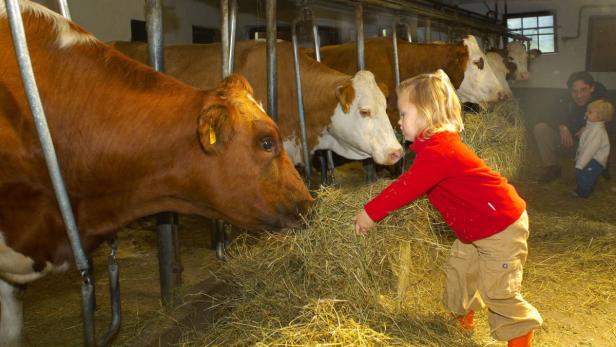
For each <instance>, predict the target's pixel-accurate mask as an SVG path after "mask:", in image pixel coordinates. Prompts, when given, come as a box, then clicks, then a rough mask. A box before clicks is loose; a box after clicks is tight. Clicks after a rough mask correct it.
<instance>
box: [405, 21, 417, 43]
mask: <svg viewBox="0 0 616 347" xmlns="http://www.w3.org/2000/svg"><path fill="white" fill-rule="evenodd" d="M407 35H408V40H409V42H413V41H412V38H413V37H415V38H416V39H415V41H417V42H419V39H417V38H418V35H417V16H412V17H411V18H410V20H409V28H408V29H407Z"/></svg>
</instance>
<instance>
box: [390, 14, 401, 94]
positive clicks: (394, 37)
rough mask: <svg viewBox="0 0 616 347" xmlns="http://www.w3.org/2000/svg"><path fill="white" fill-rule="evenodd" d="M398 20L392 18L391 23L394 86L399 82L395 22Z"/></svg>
mask: <svg viewBox="0 0 616 347" xmlns="http://www.w3.org/2000/svg"><path fill="white" fill-rule="evenodd" d="M397 23H398V20H397V19H395V18H394V20H393V22H392V25H391V46H392V47H393V56H394V81H395V83H396V88H397V87H398V85H399V84H400V61H399V60H398V34H397V33H396V24H397Z"/></svg>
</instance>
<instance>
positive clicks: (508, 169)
mask: <svg viewBox="0 0 616 347" xmlns="http://www.w3.org/2000/svg"><path fill="white" fill-rule="evenodd" d="M509 107H510V108H506V107H504V106H501V108H498V109H497V110H498V111H497V112H499V114H498V115H497V114H492V113H485V112H484V113H481V114H473V115H468V116H467V118H466V121H467V130H466V131H465V133H464V134H463V136H464V139H465V140H466V141H467V143H469V144H470V145H471V146H473V147H475V148H476V150H477V151H478V153H479V154H480V155H482V156H484V159H485V160H486V161H487V162H488V164H489V165H493V166H496V167H497V169H498V170H499V171H501V172H503V173H504V174H510V175H513V174H515V173H516V172H517V170H518V169H519V163H520V162H521V159H519V158H520V157H521V153H522V151H523V148H522V147H523V144H524V141H523V140H521V139H519V137H520V132H521V131H522V130H521V128H522V126H521V122H520V121H519V116H518V114H517V113H516V112H519V111H518V110H517V105H515V107H516V108H514V109H513V111H511V106H509ZM505 110H507V111H506V112H505ZM503 114H506V115H511V114H513V116H511V117H509V116H507V118H504V116H503ZM501 118H502V119H501ZM507 119H513V122H512V123H510V122H511V121H510V120H507ZM484 123H489V124H484ZM488 135H489V136H488ZM499 140H501V141H503V142H505V143H498V141H499ZM492 147H497V148H496V149H494V148H492ZM499 151H500V152H499ZM514 157H516V158H518V159H515V158H514ZM387 184H389V182H387V181H381V182H379V183H376V184H374V185H370V186H363V187H360V188H355V189H350V188H343V189H332V188H322V189H321V190H319V191H318V200H317V203H316V206H315V208H314V213H313V216H312V218H311V220H310V221H307V222H306V228H305V229H304V230H290V231H288V232H286V233H281V234H267V235H261V236H260V237H253V236H250V235H243V236H241V237H239V238H238V239H237V240H236V241H235V242H234V244H233V247H232V248H231V250H230V252H229V260H228V261H227V262H226V263H225V264H224V265H223V267H222V269H221V271H219V272H217V276H219V278H220V279H221V280H222V281H225V282H226V283H228V285H229V292H227V293H225V294H224V295H221V296H220V297H218V300H219V305H218V306H219V307H223V309H222V310H223V311H224V312H225V314H224V315H223V316H222V317H220V319H218V320H217V321H216V322H214V323H213V324H212V326H211V327H210V328H208V329H206V330H204V331H192V332H190V337H189V339H188V341H187V342H185V344H186V345H197V346H202V345H225V346H227V345H236V346H247V345H268V346H317V345H318V346H349V345H367V346H382V345H387V346H403V345H404V346H409V345H410V346H417V345H421V346H465V345H473V344H474V343H473V341H472V340H471V339H470V338H469V337H466V336H464V335H462V334H461V333H460V332H459V331H458V330H457V329H456V328H455V325H454V324H453V322H452V321H451V320H450V319H449V316H448V314H447V313H446V312H444V310H443V307H442V304H441V302H440V293H442V287H443V274H442V271H441V266H442V263H443V261H444V259H445V258H446V256H447V254H448V250H449V246H448V245H449V244H450V243H451V241H452V240H453V235H452V233H451V232H450V231H449V230H448V229H447V227H446V226H445V224H444V222H443V221H442V219H441V217H440V215H438V213H436V212H435V211H434V210H433V208H432V207H431V205H430V204H429V203H428V202H427V201H426V200H425V199H419V200H417V201H415V202H414V203H412V204H410V205H409V206H407V207H405V208H403V209H401V210H400V211H398V212H397V213H395V214H393V215H391V216H389V217H387V218H386V219H385V220H384V221H382V222H380V223H379V225H378V226H377V227H376V228H375V229H374V230H373V231H372V232H371V233H370V234H369V235H368V236H367V237H361V236H356V235H355V234H354V232H353V226H352V223H351V218H352V217H353V215H354V214H355V213H357V211H359V210H360V209H361V208H362V207H363V204H364V203H365V202H366V201H368V200H369V199H370V198H371V197H373V196H375V195H376V194H377V193H378V192H380V191H381V190H382V189H383V188H384V187H385V186H386V185H387ZM485 334H487V329H486V332H485Z"/></svg>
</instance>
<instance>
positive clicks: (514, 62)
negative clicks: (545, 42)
mask: <svg viewBox="0 0 616 347" xmlns="http://www.w3.org/2000/svg"><path fill="white" fill-rule="evenodd" d="M488 54H490V55H492V58H491V59H492V61H493V62H495V61H497V55H496V54H498V57H500V59H501V61H502V63H503V64H504V65H505V66H507V76H506V78H507V79H509V80H516V81H526V80H528V79H529V78H530V72H529V71H528V65H529V63H530V62H531V61H533V60H534V59H536V58H537V57H539V56H540V55H541V51H540V50H538V49H531V50H530V51H528V52H527V51H526V45H525V44H524V43H523V42H519V41H513V42H509V44H507V48H506V49H490V50H488V53H486V55H488Z"/></svg>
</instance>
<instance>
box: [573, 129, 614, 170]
mask: <svg viewBox="0 0 616 347" xmlns="http://www.w3.org/2000/svg"><path fill="white" fill-rule="evenodd" d="M609 155H610V139H609V138H608V136H607V131H606V130H605V122H588V121H587V122H586V126H585V127H584V129H582V136H580V144H579V145H578V149H577V153H576V155H575V168H576V169H580V170H582V169H584V167H585V166H586V165H588V163H589V162H590V161H591V160H592V159H594V160H596V161H598V162H599V164H601V165H602V166H603V167H605V165H606V164H607V157H608V156H609Z"/></svg>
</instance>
